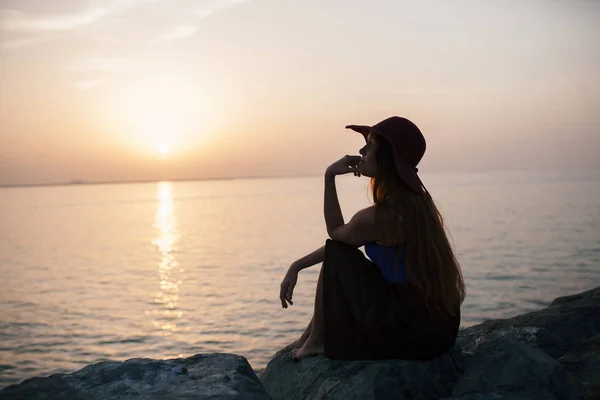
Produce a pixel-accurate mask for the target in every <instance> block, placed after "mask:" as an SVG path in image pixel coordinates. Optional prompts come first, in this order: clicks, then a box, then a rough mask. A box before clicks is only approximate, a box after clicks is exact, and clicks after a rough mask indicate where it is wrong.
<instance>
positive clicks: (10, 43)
mask: <svg viewBox="0 0 600 400" xmlns="http://www.w3.org/2000/svg"><path fill="white" fill-rule="evenodd" d="M48 40H50V37H40V36H37V37H18V38H15V39H9V40H5V41H3V42H1V43H0V48H2V49H4V50H17V49H22V48H24V47H29V46H31V45H34V44H37V43H42V42H46V41H48Z"/></svg>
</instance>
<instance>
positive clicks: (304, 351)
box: [292, 336, 325, 360]
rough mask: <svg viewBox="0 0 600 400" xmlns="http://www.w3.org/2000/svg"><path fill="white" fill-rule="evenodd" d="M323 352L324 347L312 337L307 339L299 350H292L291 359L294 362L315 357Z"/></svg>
mask: <svg viewBox="0 0 600 400" xmlns="http://www.w3.org/2000/svg"><path fill="white" fill-rule="evenodd" d="M324 352H325V347H324V346H323V342H322V341H317V340H314V339H312V336H311V337H310V338H308V340H307V341H306V343H304V345H302V347H300V348H299V349H296V350H292V358H293V359H294V360H301V359H303V358H305V357H311V356H317V355H319V354H323V353H324Z"/></svg>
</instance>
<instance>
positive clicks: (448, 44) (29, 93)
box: [0, 0, 600, 184]
mask: <svg viewBox="0 0 600 400" xmlns="http://www.w3.org/2000/svg"><path fill="white" fill-rule="evenodd" d="M391 115H401V116H405V117H407V118H409V119H411V120H413V121H414V122H415V123H416V124H417V125H418V126H419V127H420V128H421V130H422V131H423V133H424V134H425V137H426V139H427V142H428V150H427V153H426V155H425V158H424V160H423V162H422V165H421V168H420V169H421V170H422V171H443V170H451V171H454V170H488V169H530V168H534V169H539V168H563V167H566V168H582V167H593V168H598V167H600V157H598V156H597V152H598V150H600V129H599V126H600V2H598V1H592V0H589V1H567V0H564V1H562V0H561V1H559V0H548V1H529V0H523V1H516V0H515V1H485V0H474V1H418V2H417V1H398V0H394V1H392V0H388V1H373V0H368V1H366V0H365V1H350V0H344V1H341V0H321V1H315V0H303V1H291V0H246V1H243V0H212V1H202V0H200V1H192V0H177V1H168V0H89V1H86V0H53V1H40V0H0V184H14V183H34V182H57V181H68V180H71V179H85V180H94V181H96V180H102V181H104V180H136V179H173V178H203V177H229V176H256V175H289V174H293V175H312V174H320V173H321V172H322V171H323V170H324V169H325V167H326V166H327V165H328V164H329V163H330V162H333V161H335V160H336V159H338V158H339V157H341V156H342V155H344V154H346V153H356V151H357V150H358V148H359V146H361V145H362V139H361V137H360V135H358V134H355V133H352V132H350V131H346V130H344V126H345V125H346V124H374V123H376V122H378V121H380V120H381V119H383V118H386V117H388V116H391Z"/></svg>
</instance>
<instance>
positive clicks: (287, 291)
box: [279, 266, 298, 308]
mask: <svg viewBox="0 0 600 400" xmlns="http://www.w3.org/2000/svg"><path fill="white" fill-rule="evenodd" d="M297 282H298V271H296V269H295V268H294V267H293V266H292V267H290V269H289V270H288V272H287V274H285V277H284V278H283V281H282V282H281V288H280V290H279V299H280V300H281V307H283V308H288V305H287V303H290V305H292V304H294V302H293V301H292V295H293V294H294V287H295V286H296V283H297Z"/></svg>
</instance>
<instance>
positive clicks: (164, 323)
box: [150, 182, 183, 336]
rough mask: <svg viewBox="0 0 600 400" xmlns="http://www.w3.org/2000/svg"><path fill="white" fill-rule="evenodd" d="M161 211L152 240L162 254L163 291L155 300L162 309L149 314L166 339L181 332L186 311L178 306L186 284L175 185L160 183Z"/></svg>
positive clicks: (160, 269) (159, 272)
mask: <svg viewBox="0 0 600 400" xmlns="http://www.w3.org/2000/svg"><path fill="white" fill-rule="evenodd" d="M157 199H158V210H157V212H156V223H155V227H156V228H157V230H158V234H157V236H156V237H155V238H154V239H153V240H152V244H154V245H155V246H156V247H157V249H158V251H159V252H160V262H159V264H158V278H159V287H160V291H159V292H158V293H156V295H155V297H154V304H159V305H161V307H160V309H155V310H153V311H151V312H150V314H151V315H153V318H154V319H153V321H152V323H153V324H154V326H155V327H156V328H157V329H160V330H161V331H162V334H163V335H164V336H169V335H171V334H173V333H174V332H177V331H179V330H180V329H179V328H178V324H181V322H182V318H183V311H181V310H180V307H179V292H180V286H181V284H182V283H183V281H182V280H180V279H178V275H179V273H181V272H183V270H181V269H180V268H178V263H177V260H175V253H176V251H177V248H176V247H175V243H176V242H177V239H178V238H179V229H178V226H177V219H176V217H175V213H174V209H173V185H172V184H171V183H170V182H160V183H159V184H158V191H157Z"/></svg>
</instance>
